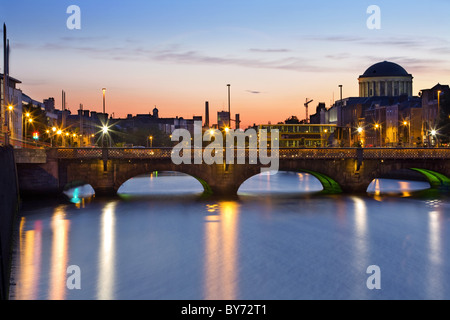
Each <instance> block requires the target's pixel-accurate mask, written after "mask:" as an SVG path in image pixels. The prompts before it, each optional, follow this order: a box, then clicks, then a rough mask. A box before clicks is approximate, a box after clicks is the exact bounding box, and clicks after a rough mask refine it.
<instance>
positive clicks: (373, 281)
mask: <svg viewBox="0 0 450 320" xmlns="http://www.w3.org/2000/svg"><path fill="white" fill-rule="evenodd" d="M366 273H367V274H370V276H369V277H368V278H367V281H366V286H367V289H369V290H374V289H376V290H380V289H381V268H380V267H379V266H377V265H372V266H368V267H367V270H366Z"/></svg>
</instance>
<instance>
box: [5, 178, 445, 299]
mask: <svg viewBox="0 0 450 320" xmlns="http://www.w3.org/2000/svg"><path fill="white" fill-rule="evenodd" d="M428 188H429V184H428V183H425V182H419V181H415V182H412V181H395V180H377V181H374V183H372V185H371V186H370V187H369V189H368V191H370V193H369V194H367V195H366V194H364V195H353V196H352V195H321V194H317V192H318V191H320V190H321V185H320V183H319V182H318V181H317V180H316V179H315V178H314V177H312V176H310V175H308V174H302V173H279V174H277V175H272V176H271V175H259V176H256V177H253V178H252V179H250V180H248V181H247V182H245V183H244V185H243V186H242V187H241V189H240V190H239V198H237V199H232V200H220V199H213V198H209V199H208V198H202V197H201V196H200V195H201V192H202V187H201V185H200V184H199V183H198V182H197V181H196V180H195V179H193V178H191V177H189V176H184V175H176V174H170V173H166V174H164V173H157V172H155V173H152V174H151V175H149V176H143V177H136V178H134V179H132V180H129V181H128V182H126V183H125V184H124V185H123V186H122V187H121V189H120V190H119V192H120V197H116V198H110V199H109V198H95V197H92V196H90V195H91V191H92V189H91V188H90V186H84V187H79V188H76V189H73V190H69V191H68V192H67V193H66V195H65V196H64V197H61V198H60V199H53V200H52V201H49V200H48V199H42V200H39V199H33V200H26V201H25V202H24V204H23V208H22V211H21V217H20V223H19V225H18V226H17V239H16V246H15V250H14V259H13V268H12V280H11V281H12V285H11V290H10V291H11V293H10V299H12V300H22V299H27V300H41V299H56V300H59V299H88V300H91V299H92V300H93V299H101V300H111V299H121V300H128V299H138V300H142V299H149V300H150V299H151V300H159V299H161V300H202V299H208V300H209V299H211V300H223V299H226V300H282V299H283V300H298V299H308V300H309V299H333V300H334V299H370V300H372V299H450V250H449V249H450V200H449V197H448V196H447V195H445V194H441V193H438V192H434V191H431V190H426V189H428ZM370 266H376V267H377V268H378V269H376V271H373V270H374V269H373V267H371V268H372V269H371V268H369V267H370ZM68 279H69V280H68ZM69 282H70V283H72V284H74V283H75V284H77V286H76V287H75V288H74V287H73V286H72V287H71V286H70V285H69ZM369 282H370V283H372V284H377V287H375V288H373V287H371V288H369V287H370V285H369Z"/></svg>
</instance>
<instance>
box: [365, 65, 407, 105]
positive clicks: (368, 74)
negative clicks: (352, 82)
mask: <svg viewBox="0 0 450 320" xmlns="http://www.w3.org/2000/svg"><path fill="white" fill-rule="evenodd" d="M358 81H359V96H360V97H377V96H378V97H397V96H401V95H407V96H409V97H411V96H412V95H413V76H412V75H411V74H409V73H408V72H407V71H406V70H405V69H404V68H403V67H401V66H400V65H398V64H396V63H393V62H388V61H383V62H379V63H376V64H374V65H373V66H371V67H369V68H368V69H367V70H366V71H365V72H364V74H363V75H361V76H360V77H359V79H358Z"/></svg>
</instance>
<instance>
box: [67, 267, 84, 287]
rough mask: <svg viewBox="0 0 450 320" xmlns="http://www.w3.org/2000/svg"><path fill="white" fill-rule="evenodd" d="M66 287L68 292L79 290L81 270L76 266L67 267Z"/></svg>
mask: <svg viewBox="0 0 450 320" xmlns="http://www.w3.org/2000/svg"><path fill="white" fill-rule="evenodd" d="M66 272H67V274H68V277H67V280H66V287H67V289H69V290H81V268H80V267H79V266H77V265H72V266H68V267H67V270H66Z"/></svg>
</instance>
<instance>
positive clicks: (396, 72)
mask: <svg viewBox="0 0 450 320" xmlns="http://www.w3.org/2000/svg"><path fill="white" fill-rule="evenodd" d="M369 77H411V75H410V74H409V73H408V72H406V70H405V69H403V67H402V66H400V65H398V64H396V63H393V62H388V61H383V62H379V63H376V64H374V65H373V66H371V67H370V68H369V69H367V70H366V72H364V74H363V75H362V76H361V78H369Z"/></svg>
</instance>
